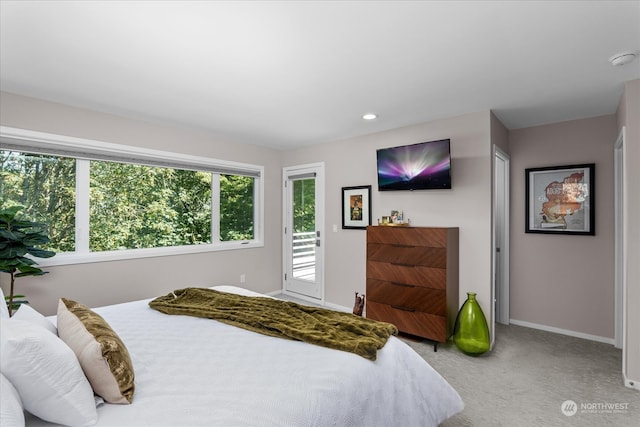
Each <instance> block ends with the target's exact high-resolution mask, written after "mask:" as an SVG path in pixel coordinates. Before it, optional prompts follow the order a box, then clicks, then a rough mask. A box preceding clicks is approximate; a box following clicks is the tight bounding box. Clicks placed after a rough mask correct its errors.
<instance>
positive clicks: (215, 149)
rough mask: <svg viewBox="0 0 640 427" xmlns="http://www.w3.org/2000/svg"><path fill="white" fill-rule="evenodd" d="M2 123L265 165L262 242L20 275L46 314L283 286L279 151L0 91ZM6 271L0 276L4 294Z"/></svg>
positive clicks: (24, 287)
mask: <svg viewBox="0 0 640 427" xmlns="http://www.w3.org/2000/svg"><path fill="white" fill-rule="evenodd" d="M0 113H1V114H0V124H2V125H3V126H10V127H15V128H23V129H29V130H35V131H42V132H48V133H53V134H59V135H69V136H74V137H80V138H88V139H94V140H99V141H105V142H111V143H116V144H127V145H135V146H141V147H146V148H154V149H158V150H165V151H173V152H180V153H184V154H190V155H197V156H204V157H210V158H215V159H222V160H230V161H237V162H244V163H252V164H258V165H263V166H264V167H265V173H264V179H265V247H264V248H254V249H238V250H233V251H225V252H208V253H201V254H193V255H174V256H167V257H156V258H145V259H136V260H127V261H110V262H100V263H91V264H79V265H68V266H55V267H47V268H46V270H47V271H49V274H47V275H45V276H41V277H23V278H19V279H18V280H17V281H16V286H17V289H16V290H17V291H18V292H20V293H25V294H26V295H27V296H28V299H29V301H30V302H31V304H32V305H33V306H34V307H35V308H36V309H38V310H40V311H41V312H42V313H44V314H53V313H54V312H55V309H56V304H57V300H58V298H60V297H66V298H71V299H75V300H77V301H79V302H82V303H83V304H86V305H89V306H100V305H107V304H113V303H117V302H123V301H131V300H135V299H140V298H147V297H152V296H156V295H160V294H164V293H167V292H169V291H170V290H172V289H176V288H182V287H187V286H213V285H217V284H234V285H239V280H240V274H241V273H244V274H245V275H246V284H243V285H242V286H243V287H246V288H249V289H251V290H254V291H258V292H272V291H276V290H278V289H280V288H281V280H280V277H281V271H282V267H281V256H280V254H281V247H282V244H281V239H280V233H279V230H280V222H281V214H280V212H281V211H280V210H281V193H280V175H281V163H280V152H278V151H276V150H271V149H267V148H264V147H259V146H255V145H246V144H244V145H242V144H236V143H233V141H229V140H226V139H224V138H222V137H216V136H213V135H211V134H208V133H203V132H198V131H195V130H190V129H184V128H178V127H175V126H169V125H160V124H153V123H146V122H143V121H136V120H128V119H124V118H121V117H117V116H113V115H108V114H103V113H98V112H93V111H88V110H83V109H78V108H72V107H68V106H64V105H60V104H55V103H51V102H46V101H41V100H36V99H32V98H26V97H22V96H17V95H13V94H9V93H6V92H2V93H0ZM8 282H9V280H8V275H6V274H0V284H2V287H3V289H4V290H5V294H7V293H8V289H7V288H8Z"/></svg>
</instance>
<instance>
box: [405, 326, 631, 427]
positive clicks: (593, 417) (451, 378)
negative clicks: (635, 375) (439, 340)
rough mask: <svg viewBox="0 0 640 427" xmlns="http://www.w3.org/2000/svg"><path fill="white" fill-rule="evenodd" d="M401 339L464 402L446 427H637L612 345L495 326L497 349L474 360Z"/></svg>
mask: <svg viewBox="0 0 640 427" xmlns="http://www.w3.org/2000/svg"><path fill="white" fill-rule="evenodd" d="M401 338H402V339H403V340H404V341H405V342H406V343H407V344H409V345H410V346H411V347H412V348H413V349H414V350H415V351H416V352H418V354H420V355H421V356H422V357H423V358H424V359H425V360H426V361H427V362H429V364H431V366H433V367H434V368H435V369H436V370H437V371H438V372H439V373H440V374H441V375H442V376H443V377H444V378H445V379H446V380H447V381H448V382H449V383H450V384H451V385H452V386H453V387H454V388H455V389H456V390H457V391H458V393H459V394H460V396H461V397H462V399H463V400H464V402H465V409H464V411H463V412H462V413H460V414H458V415H456V416H454V417H452V418H450V419H449V420H447V421H445V422H444V423H443V424H442V425H443V426H444V427H457V426H491V427H497V426H505V427H518V426H598V427H600V426H634V427H638V426H640V392H638V391H637V390H633V389H630V388H627V387H625V386H624V384H623V379H622V373H621V366H622V351H621V350H619V349H616V348H615V347H614V346H612V345H610V344H604V343H599V342H595V341H590V340H585V339H580V338H574V337H569V336H565V335H559V334H554V333H551V332H545V331H540V330H536V329H531V328H525V327H521V326H515V325H509V326H505V325H496V342H495V345H494V349H493V350H492V351H491V352H489V353H486V354H484V355H482V356H479V357H471V356H467V355H465V354H463V353H462V352H460V351H459V350H458V349H457V348H456V347H455V345H454V344H453V343H452V342H451V341H450V342H448V343H446V344H440V345H439V346H438V351H437V352H434V351H433V343H431V342H429V341H418V340H416V339H413V338H410V337H401ZM566 401H573V402H575V406H571V402H569V403H568V404H566V405H565V406H564V409H565V412H567V414H571V413H572V412H574V413H573V414H572V415H565V414H564V413H563V411H562V408H563V404H564V402H566Z"/></svg>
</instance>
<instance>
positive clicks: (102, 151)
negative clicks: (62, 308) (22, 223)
mask: <svg viewBox="0 0 640 427" xmlns="http://www.w3.org/2000/svg"><path fill="white" fill-rule="evenodd" d="M0 130H1V132H0V137H1V138H2V139H1V142H2V146H1V147H0V178H1V181H0V204H1V205H2V206H12V205H15V204H19V205H22V206H25V211H23V213H24V214H26V215H27V216H28V217H29V218H30V219H33V220H36V221H39V222H43V223H45V224H47V226H48V231H49V236H50V237H51V242H50V243H49V245H48V249H51V250H54V251H56V252H57V253H58V255H56V257H54V258H51V259H50V261H49V260H43V261H44V262H39V264H42V265H53V264H66V263H75V262H91V261H99V260H105V259H122V258H135V257H144V256H158V255H167V254H174V253H190V252H202V251H211V250H221V249H233V248H240V247H252V246H262V230H261V227H260V226H261V224H262V218H263V212H262V193H263V192H262V181H261V175H262V171H263V169H262V167H260V166H253V165H246V164H239V163H231V162H222V161H217V160H212V159H202V158H196V157H191V156H185V155H179V154H175V153H167V152H160V151H155V150H146V149H141V148H135V147H129V146H117V145H114V144H107V143H101V142H97V141H89V140H80V139H75V138H68V137H61V136H56V135H49V134H42V133H39V132H29V131H23V130H19V129H11V128H5V127H2V128H0ZM43 139H44V140H45V141H44V142H46V143H45V144H43ZM241 245H242V246H241Z"/></svg>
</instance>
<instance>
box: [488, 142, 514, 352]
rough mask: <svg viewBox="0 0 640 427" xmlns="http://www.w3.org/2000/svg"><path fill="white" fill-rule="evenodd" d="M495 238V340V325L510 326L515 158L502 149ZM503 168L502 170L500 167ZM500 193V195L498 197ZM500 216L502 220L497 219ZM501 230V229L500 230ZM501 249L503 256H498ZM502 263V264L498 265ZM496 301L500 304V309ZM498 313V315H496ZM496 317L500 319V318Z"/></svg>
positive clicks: (497, 153) (496, 173) (496, 170)
mask: <svg viewBox="0 0 640 427" xmlns="http://www.w3.org/2000/svg"><path fill="white" fill-rule="evenodd" d="M493 154H494V155H493V162H494V164H493V179H494V188H493V190H494V191H493V209H494V212H493V227H494V230H493V239H492V242H493V244H492V246H493V252H492V260H493V263H492V271H493V276H492V277H493V278H494V281H493V298H492V304H491V310H492V314H493V316H492V318H493V322H492V325H491V339H492V341H493V340H494V339H495V323H496V322H498V323H502V324H505V325H508V324H509V317H510V313H509V301H510V299H509V298H510V297H509V251H510V249H509V206H510V197H509V176H510V163H511V158H510V157H509V155H508V154H507V153H506V152H504V151H503V150H501V149H500V147H498V146H496V145H494V146H493ZM500 165H502V167H501V166H500ZM498 192H499V193H500V194H498ZM498 217H500V219H501V221H498V220H497V218H498ZM498 227H499V228H500V229H498ZM498 249H499V250H500V251H499V256H498ZM498 261H499V262H498ZM496 302H497V304H498V307H497V310H496ZM496 312H497V313H496ZM496 315H497V316H498V317H496Z"/></svg>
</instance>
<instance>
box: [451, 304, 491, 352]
mask: <svg viewBox="0 0 640 427" xmlns="http://www.w3.org/2000/svg"><path fill="white" fill-rule="evenodd" d="M453 342H454V343H455V344H456V347H458V348H459V349H460V350H461V351H462V352H463V353H465V354H468V355H470V356H479V355H481V354H482V353H485V352H487V351H488V350H489V346H490V345H491V340H490V338H489V327H488V326H487V320H486V319H485V317H484V313H483V312H482V308H481V307H480V304H478V301H477V300H476V294H475V293H473V292H467V300H466V301H465V302H464V304H462V308H460V311H459V312H458V317H457V318H456V324H455V328H454V332H453Z"/></svg>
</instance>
